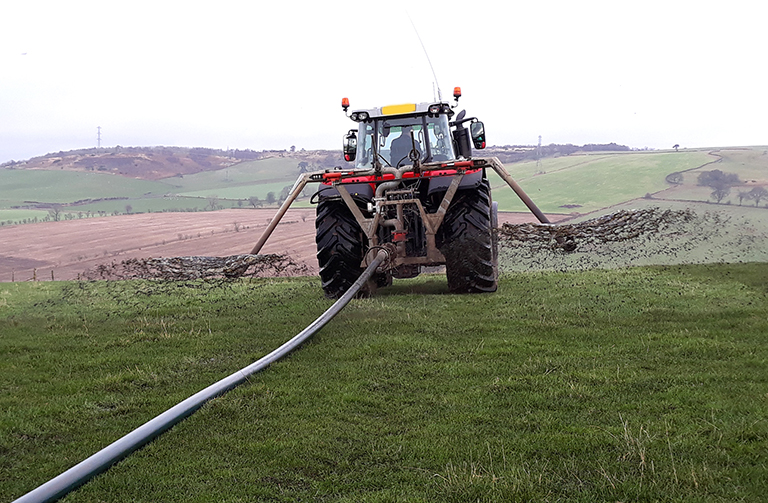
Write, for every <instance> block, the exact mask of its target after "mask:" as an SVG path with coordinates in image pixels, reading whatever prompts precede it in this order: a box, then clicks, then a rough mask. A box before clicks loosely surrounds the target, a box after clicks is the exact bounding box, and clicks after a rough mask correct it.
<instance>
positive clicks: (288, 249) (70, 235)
mask: <svg viewBox="0 0 768 503" xmlns="http://www.w3.org/2000/svg"><path fill="white" fill-rule="evenodd" d="M275 211H276V209H273V208H267V209H254V210H251V209H249V210H221V211H213V212H196V213H192V212H189V213H145V214H138V215H124V216H116V217H103V218H89V219H83V220H69V221H64V222H45V223H39V224H27V225H18V226H8V227H3V228H2V229H0V281H2V282H7V281H29V280H31V279H37V280H42V281H50V280H51V278H52V277H53V279H55V280H73V279H77V278H78V275H80V274H82V273H83V272H84V271H86V270H88V269H93V268H95V267H97V266H99V265H102V264H105V265H108V264H111V263H113V262H121V261H123V260H126V259H133V258H135V259H140V258H149V257H154V258H157V257H183V256H216V257H222V256H229V255H238V254H242V253H248V251H249V250H250V249H251V247H252V246H253V245H254V243H256V241H257V240H258V238H259V237H260V236H261V233H262V231H263V230H264V228H265V227H266V226H267V224H268V222H269V220H270V219H271V218H272V217H273V216H274V214H275ZM549 217H550V219H551V220H552V221H557V220H558V219H562V218H564V216H563V215H550V216H549ZM535 221H536V219H535V217H534V216H533V215H531V214H529V213H500V214H499V224H503V223H525V222H535ZM262 253H265V254H285V255H288V257H290V259H291V260H293V261H294V262H296V263H297V264H303V265H305V266H306V268H307V273H308V274H312V275H314V274H317V272H318V267H317V259H316V258H315V253H316V247H315V210H314V208H297V209H291V210H288V213H287V214H286V215H285V217H284V218H283V220H282V222H281V223H280V225H278V227H277V229H276V230H275V233H274V234H273V235H272V237H270V239H269V241H267V244H266V246H265V247H264V249H263V250H262ZM52 275H53V276H52Z"/></svg>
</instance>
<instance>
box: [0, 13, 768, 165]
mask: <svg viewBox="0 0 768 503" xmlns="http://www.w3.org/2000/svg"><path fill="white" fill-rule="evenodd" d="M493 4H495V5H496V6H493ZM409 15H410V18H411V19H413V22H414V24H415V25H416V28H417V29H418V32H419V34H420V36H421V39H422V41H423V43H424V45H425V47H426V49H427V51H428V54H429V58H430V59H431V62H432V66H433V67H434V71H435V73H436V75H437V82H438V84H439V87H440V89H441V90H442V95H443V98H444V99H448V98H450V96H451V94H452V89H453V87H454V86H461V88H462V90H463V93H464V97H463V98H462V99H461V102H460V105H462V107H461V108H466V109H467V112H468V114H469V115H471V116H477V117H478V118H480V119H481V120H483V121H484V122H485V124H486V131H487V134H488V139H489V143H490V144H492V145H506V144H535V143H536V142H537V141H538V136H539V135H541V136H542V141H543V143H545V144H549V143H574V144H583V143H608V142H617V143H621V144H625V145H629V146H631V147H637V148H642V147H650V148H670V147H671V146H672V145H674V144H676V143H677V144H680V145H681V146H683V147H708V146H733V145H766V144H768V124H767V117H768V99H767V98H766V89H768V78H767V77H766V76H767V75H768V55H767V54H766V47H768V44H767V43H766V35H765V33H766V31H765V30H766V29H765V27H766V23H768V3H766V2H759V1H756V0H754V1H740V0H736V1H734V0H731V1H728V2H725V1H717V2H714V1H707V0H698V1H687V0H686V1H676V0H665V1H654V0H642V1H624V2H617V1H614V0H612V1H597V0H584V1H578V0H570V1H560V0H549V1H548V0H539V1H528V2H514V1H510V2H506V1H505V2H498V3H497V2H493V3H492V2H478V1H464V2H458V1H457V2H454V1H446V0H440V1H429V2H421V1H417V0H411V1H408V2H404V1H402V0H392V1H384V2H373V1H365V2H349V1H336V0H331V1H327V0H326V1H306V2H302V1H294V0H280V1H276V2H274V1H270V2H265V1H245V0H241V1H228V0H217V1H216V2H212V1H205V2H198V1H194V0H187V1H179V2H177V1H164V0H153V1H141V0H132V1H130V2H127V1H126V2H121V1H104V0H98V1H83V0H67V1H58V0H57V1H35V0H23V1H22V0H8V1H5V2H2V3H1V4H0V19H2V27H0V163H1V162H5V161H7V160H10V159H16V160H19V159H27V158H29V157H33V156H36V155H42V154H45V153H48V152H56V151H59V150H69V149H74V148H87V147H95V146H96V141H97V140H96V132H97V129H96V128H97V126H101V128H102V129H101V132H102V146H114V145H123V146H153V145H173V146H200V147H212V148H239V149H246V148H250V149H254V150H262V149H285V148H289V147H290V146H291V145H295V146H296V147H297V148H299V149H300V148H306V149H317V148H323V149H338V148H340V146H341V137H342V135H343V133H344V132H345V131H346V130H347V129H349V128H350V127H353V123H352V122H351V121H349V120H348V119H346V118H345V116H344V115H343V113H342V111H341V107H340V102H341V98H342V97H344V96H347V97H349V99H350V101H351V103H352V108H372V107H375V106H381V105H387V104H396V103H403V102H421V101H431V100H432V99H433V98H434V95H435V92H434V89H435V87H436V86H435V84H434V83H435V78H434V77H433V76H432V72H431V71H430V69H429V64H428V61H427V58H426V56H425V55H424V51H423V50H422V48H421V45H420V43H419V39H418V38H417V36H416V32H415V31H414V29H413V27H412V26H411V22H410V20H409Z"/></svg>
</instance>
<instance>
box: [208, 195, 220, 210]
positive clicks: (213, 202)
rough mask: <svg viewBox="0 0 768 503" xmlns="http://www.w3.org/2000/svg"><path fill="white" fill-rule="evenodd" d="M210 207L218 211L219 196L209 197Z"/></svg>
mask: <svg viewBox="0 0 768 503" xmlns="http://www.w3.org/2000/svg"><path fill="white" fill-rule="evenodd" d="M208 207H210V208H211V209H212V210H216V209H218V207H219V196H208Z"/></svg>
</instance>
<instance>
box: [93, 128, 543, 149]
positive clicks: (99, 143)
mask: <svg viewBox="0 0 768 503" xmlns="http://www.w3.org/2000/svg"><path fill="white" fill-rule="evenodd" d="M539 138H541V137H539ZM96 147H97V148H101V126H97V127H96Z"/></svg>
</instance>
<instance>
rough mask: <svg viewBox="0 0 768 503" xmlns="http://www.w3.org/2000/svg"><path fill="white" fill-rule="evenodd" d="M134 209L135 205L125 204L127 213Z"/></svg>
mask: <svg viewBox="0 0 768 503" xmlns="http://www.w3.org/2000/svg"><path fill="white" fill-rule="evenodd" d="M132 211H133V206H131V205H130V204H126V205H125V212H126V213H130V212H132Z"/></svg>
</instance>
